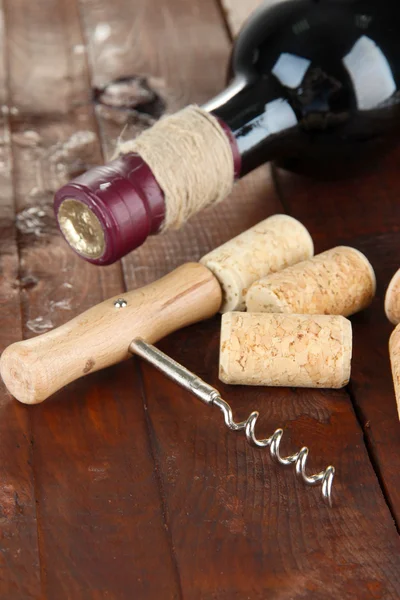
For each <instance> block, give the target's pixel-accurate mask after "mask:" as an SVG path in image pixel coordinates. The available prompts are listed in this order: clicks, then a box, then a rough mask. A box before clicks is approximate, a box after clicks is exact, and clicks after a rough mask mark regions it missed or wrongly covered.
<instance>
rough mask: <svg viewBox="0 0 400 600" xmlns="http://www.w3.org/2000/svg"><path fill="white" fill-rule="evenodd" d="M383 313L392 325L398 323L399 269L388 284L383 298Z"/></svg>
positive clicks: (399, 304) (399, 308) (399, 299)
mask: <svg viewBox="0 0 400 600" xmlns="http://www.w3.org/2000/svg"><path fill="white" fill-rule="evenodd" d="M385 312H386V316H387V318H388V319H389V321H390V322H391V323H393V325H397V324H398V323H400V269H399V270H398V271H397V273H396V274H395V275H394V276H393V278H392V281H391V282H390V283H389V287H388V289H387V292H386V296H385Z"/></svg>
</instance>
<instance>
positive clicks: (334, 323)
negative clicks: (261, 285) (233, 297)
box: [219, 312, 352, 388]
mask: <svg viewBox="0 0 400 600" xmlns="http://www.w3.org/2000/svg"><path fill="white" fill-rule="evenodd" d="M351 355H352V329H351V323H350V321H348V320H347V319H345V318H344V317H342V316H339V315H312V316H311V315H285V314H268V313H239V312H231V313H226V314H224V315H223V317H222V325H221V346H220V363H219V378H220V379H221V381H223V382H224V383H229V384H237V385H239V384H240V385H268V386H275V387H286V386H289V387H313V388H341V387H344V386H345V385H346V384H347V383H348V382H349V379H350V371H351Z"/></svg>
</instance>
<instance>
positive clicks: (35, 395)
mask: <svg viewBox="0 0 400 600" xmlns="http://www.w3.org/2000/svg"><path fill="white" fill-rule="evenodd" d="M0 375H1V377H2V379H3V382H4V384H5V386H6V388H7V390H8V391H9V392H10V394H11V395H12V396H14V398H16V400H18V401H19V402H22V403H23V404H38V403H39V402H42V401H43V400H45V398H43V397H41V396H40V393H39V389H40V388H39V385H38V382H37V381H35V379H34V377H32V371H31V370H30V369H29V368H28V367H27V364H26V361H25V360H24V359H23V358H22V357H20V356H19V355H18V354H17V353H16V352H15V351H14V349H13V346H10V347H9V348H7V349H6V350H5V351H4V352H3V354H2V355H1V359H0Z"/></svg>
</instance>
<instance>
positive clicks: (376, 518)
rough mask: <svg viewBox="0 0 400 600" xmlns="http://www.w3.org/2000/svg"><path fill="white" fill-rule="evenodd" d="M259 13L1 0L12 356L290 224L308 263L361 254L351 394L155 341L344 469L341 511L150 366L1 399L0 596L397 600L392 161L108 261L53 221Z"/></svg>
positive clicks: (5, 330) (267, 425) (175, 5)
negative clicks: (76, 243) (347, 250)
mask: <svg viewBox="0 0 400 600" xmlns="http://www.w3.org/2000/svg"><path fill="white" fill-rule="evenodd" d="M256 4H257V0H252V2H250V1H245V0H225V4H224V5H223V6H222V5H220V4H219V3H218V1H217V0H110V1H106V0H80V1H78V0H37V1H36V2H29V1H28V0H0V33H1V35H0V108H1V111H0V203H1V208H0V272H1V282H0V306H1V312H0V345H1V348H0V349H3V348H4V347H6V346H7V345H8V344H10V343H11V342H14V341H17V340H20V339H21V338H26V337H30V336H33V335H36V334H37V333H39V332H41V331H46V330H48V329H50V328H51V327H53V326H56V325H59V324H61V323H63V322H65V321H66V320H67V319H70V318H71V317H72V316H73V315H75V314H77V313H80V312H81V311H83V310H84V309H86V308H88V307H89V306H91V305H93V304H94V303H97V302H99V301H100V300H102V299H103V298H105V297H107V296H110V295H113V294H118V293H119V292H120V291H123V290H124V289H126V288H129V289H131V288H135V287H138V286H140V285H142V284H144V283H146V282H149V281H151V280H154V279H156V278H158V277H159V276H160V275H162V274H164V273H166V272H167V271H169V270H171V269H172V268H173V267H175V266H177V265H179V264H181V263H183V262H185V261H187V260H196V259H198V258H199V257H200V256H202V255H203V254H204V253H205V252H207V251H209V250H210V249H211V248H213V247H215V246H217V245H218V244H220V243H221V242H223V241H225V240H227V239H229V238H230V237H232V236H233V235H236V234H237V233H239V232H240V231H242V230H244V229H246V228H248V227H250V226H251V225H253V224H255V223H256V222H258V221H259V220H261V219H263V218H265V217H267V216H268V215H270V214H273V213H276V212H283V211H285V212H288V213H290V214H292V215H294V216H295V217H297V218H299V219H300V220H302V221H303V223H304V224H305V225H306V226H307V227H308V228H309V229H310V231H311V233H312V235H313V237H314V240H315V242H316V250H317V251H322V250H324V249H327V248H329V247H332V246H334V245H336V244H341V243H345V244H349V245H353V246H355V247H357V248H359V249H361V250H362V251H364V252H365V253H366V254H367V256H368V257H369V258H370V260H371V262H372V263H373V266H374V267H375V269H376V272H377V277H378V295H377V298H376V300H375V302H374V303H373V305H372V307H371V308H370V309H369V310H367V311H365V312H364V313H363V314H360V315H357V316H356V317H355V318H353V325H354V331H355V352H354V361H353V373H352V381H351V385H350V386H349V387H348V389H346V390H343V391H316V390H314V391H309V390H287V389H277V390H272V389H271V390H270V389H246V388H234V389H231V388H229V387H228V386H224V385H222V384H221V383H220V382H218V378H217V363H218V330H219V319H218V318H215V319H214V320H211V321H210V322H207V323H203V324H200V325H198V326H194V327H191V328H189V329H187V330H184V331H180V332H178V333H177V334H175V335H173V336H170V337H169V338H168V339H166V340H164V341H163V342H162V343H161V344H160V346H161V347H162V348H163V349H164V350H165V351H167V352H168V353H170V354H171V355H172V356H173V357H174V358H176V359H178V360H180V361H181V362H183V363H184V364H185V365H187V366H188V367H189V368H191V369H193V370H195V371H196V372H197V373H198V374H199V375H201V376H203V377H204V378H205V379H206V380H208V381H209V382H210V383H212V384H214V385H216V386H218V387H219V388H220V389H221V390H222V392H223V393H224V395H225V396H226V397H227V399H229V400H230V401H231V402H232V404H233V405H234V407H235V411H236V413H237V415H238V416H239V417H246V416H247V415H248V413H249V412H250V411H251V410H253V409H256V408H257V409H259V410H260V412H261V418H260V428H259V432H260V435H262V434H263V433H264V434H270V433H271V432H272V431H273V430H274V429H275V428H276V427H278V426H284V428H285V437H284V440H285V441H284V443H283V446H284V448H283V450H284V451H285V450H287V451H288V452H289V451H292V450H294V449H297V448H298V447H299V446H301V445H303V444H306V445H308V446H309V447H310V450H311V455H310V466H311V468H313V469H319V468H323V467H325V466H326V465H327V464H330V463H332V464H334V465H335V466H336V468H337V479H336V481H335V492H334V501H335V507H334V508H333V509H329V508H327V507H326V506H325V505H324V504H323V503H322V502H321V498H320V488H316V489H310V488H307V487H306V486H304V484H302V482H298V481H297V480H296V479H295V477H294V474H293V471H292V470H291V469H284V468H283V467H279V466H275V465H274V464H273V463H271V460H270V458H269V454H268V452H267V451H265V450H264V451H263V450H254V449H251V448H250V447H249V446H248V445H247V444H246V442H245V439H244V436H243V435H240V434H237V435H235V434H233V433H231V432H228V431H227V430H226V429H225V426H224V425H223V423H222V419H221V415H220V413H219V412H218V411H214V410H212V409H210V408H208V407H205V406H203V405H201V403H199V402H198V401H196V400H195V399H193V398H192V397H191V396H190V395H188V394H187V393H185V392H183V391H182V390H180V389H178V388H177V387H176V386H175V385H174V384H172V383H170V382H168V381H166V380H165V379H164V378H163V377H162V376H161V375H160V374H158V373H156V372H155V371H154V370H153V369H152V368H150V367H148V366H146V365H144V364H140V363H139V361H137V360H131V361H129V362H127V363H125V364H121V365H118V366H116V367H115V368H111V369H108V370H107V371H104V372H100V373H95V374H93V375H90V376H88V377H87V378H85V379H83V380H81V381H79V382H77V383H75V384H73V385H71V386H69V387H68V389H65V390H64V391H62V392H61V393H59V394H58V395H57V396H56V397H54V398H53V399H52V400H51V401H48V402H47V403H44V404H42V405H39V406H36V407H25V406H22V405H20V404H18V403H17V402H16V401H14V400H13V399H12V398H10V397H9V395H8V394H7V393H6V391H5V390H4V388H3V387H2V388H1V398H0V597H1V599H2V600H3V599H4V600H25V599H35V600H38V599H45V600H64V599H74V600H81V599H82V600H89V599H93V600H100V599H104V600H124V599H127V600H134V599H153V598H154V599H157V600H158V599H162V600H170V599H187V600H198V599H204V600H211V599H213V600H215V599H218V600H228V599H229V600H236V599H238V600H239V599H240V600H242V599H249V600H265V599H266V598H276V599H279V600H283V599H299V598H302V599H303V598H304V599H331V598H332V599H333V598H335V599H337V598H344V599H360V598H366V599H369V598H371V599H377V598H378V599H383V598H385V599H387V598H393V599H395V598H399V597H400V554H399V549H400V544H399V538H398V529H397V528H398V525H399V522H400V469H399V467H400V427H399V422H398V418H397V414H396V406H395V400H394V395H393V389H392V381H391V376H390V368H389V359H388V353H387V342H388V337H389V335H390V332H391V329H392V328H391V326H390V324H389V323H387V322H386V320H385V316H384V312H383V297H384V292H385V289H386V286H387V284H388V282H389V280H390V277H391V276H392V274H393V273H394V272H395V270H396V269H397V268H398V267H399V262H400V261H399V250H400V235H399V218H400V205H399V193H400V175H399V173H398V171H399V169H398V164H399V160H400V150H398V151H397V152H395V153H392V154H391V155H390V156H389V157H388V158H387V159H385V161H384V162H383V163H382V164H381V165H380V166H379V167H377V168H376V170H375V171H374V172H371V173H369V174H367V175H364V177H362V178H361V177H360V178H354V179H352V180H349V181H346V182H340V183H334V184H333V183H331V184H327V183H325V184H323V183H318V182H314V181H311V180H308V179H302V178H299V177H295V176H292V175H289V174H287V173H284V172H280V171H277V170H273V169H270V168H269V167H264V168H261V169H260V170H259V171H257V172H256V173H254V174H253V175H251V176H249V177H248V178H246V180H245V181H243V182H241V183H240V184H239V185H238V186H237V187H236V189H235V192H234V194H233V195H232V197H231V198H230V199H228V200H227V201H226V202H224V203H223V204H222V205H220V206H219V207H218V208H217V209H214V210H208V211H206V212H205V213H203V214H202V215H201V216H200V217H198V218H194V219H193V220H192V221H191V222H190V224H188V225H187V226H186V227H185V228H184V229H182V230H181V231H180V232H179V233H174V234H171V235H166V236H163V237H159V238H154V239H152V240H150V241H148V242H147V243H146V244H145V246H144V247H142V248H141V249H140V250H139V251H137V252H135V253H133V254H132V255H131V256H128V257H126V258H125V259H124V260H123V261H122V264H116V265H114V266H111V267H108V268H103V269H101V268H98V267H92V266H90V265H88V264H86V263H85V262H84V261H82V260H80V259H78V258H77V257H75V255H74V254H73V253H72V252H71V251H69V250H68V248H67V247H66V245H65V244H64V242H63V241H62V240H61V238H60V237H59V235H58V234H57V231H56V228H55V222H54V217H53V213H52V197H53V193H54V191H55V190H56V189H57V188H58V187H59V186H60V185H62V184H63V183H64V182H65V181H67V180H68V179H69V178H70V177H72V176H74V175H75V174H77V173H78V172H81V171H82V170H83V169H86V168H89V167H90V166H91V165H92V164H96V163H98V162H100V161H102V160H103V159H104V158H107V157H109V156H110V154H111V153H112V152H113V149H114V147H115V143H116V139H117V137H118V136H119V134H120V133H121V131H122V130H124V135H125V136H129V135H131V134H133V133H137V132H139V131H141V130H142V129H143V128H144V127H147V126H148V125H149V124H151V123H152V122H153V121H154V118H157V117H158V116H159V115H160V113H161V112H162V110H164V109H165V110H167V111H169V112H171V111H174V110H176V109H178V108H179V107H181V106H183V105H185V104H186V103H189V102H199V103H202V102H203V101H205V100H206V99H208V98H209V97H211V96H213V95H214V94H215V93H216V92H218V91H219V90H220V89H221V88H222V87H223V85H224V82H225V71H226V64H227V59H228V56H229V51H230V46H231V36H232V35H233V33H234V32H235V31H236V30H237V28H238V27H239V25H240V23H241V22H242V20H243V19H244V18H245V16H246V15H247V14H248V12H249V11H250V10H251V8H252V7H254V6H255V5H256ZM121 76H127V77H130V78H132V77H133V78H135V77H136V78H137V79H133V81H132V83H131V87H130V90H131V97H130V98H129V99H128V100H126V99H125V100H124V98H123V97H122V89H121V87H120V86H119V87H118V86H117V87H114V88H113V87H112V88H109V94H108V95H107V96H100V100H101V101H102V102H103V103H101V102H99V103H97V104H94V102H93V100H92V98H93V89H96V88H101V87H102V86H104V85H106V84H108V83H109V82H110V81H112V80H114V79H116V78H118V77H121ZM142 77H144V78H145V79H141V78H142ZM105 102H108V103H109V104H110V103H111V104H114V106H106V105H105V104H104V103H105ZM115 104H117V105H118V104H119V105H121V104H122V106H115ZM125 105H129V106H130V108H126V107H125ZM132 106H136V109H135V110H133V109H132Z"/></svg>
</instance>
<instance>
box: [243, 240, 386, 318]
mask: <svg viewBox="0 0 400 600" xmlns="http://www.w3.org/2000/svg"><path fill="white" fill-rule="evenodd" d="M375 291H376V279H375V273H374V270H373V268H372V266H371V264H370V263H369V261H368V260H367V258H366V257H365V256H364V254H362V253H361V252H359V251H358V250H355V249H354V248H348V247H345V246H339V247H337V248H333V249H332V250H328V251H327V252H323V253H322V254H318V255H317V256H314V258H311V259H310V260H307V261H304V262H301V263H298V264H296V265H294V266H291V267H288V268H287V269H284V270H283V271H280V272H279V273H275V274H271V275H268V276H267V277H265V278H264V279H261V280H260V281H257V282H255V283H253V285H252V286H251V287H250V289H249V291H248V293H247V296H246V305H247V310H248V311H249V312H268V313H295V314H316V315H324V314H325V315H343V316H344V317H347V316H349V315H352V314H354V313H356V312H359V311H360V310H363V309H364V308H366V307H367V306H368V305H369V304H370V303H371V301H372V299H373V297H374V295H375Z"/></svg>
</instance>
